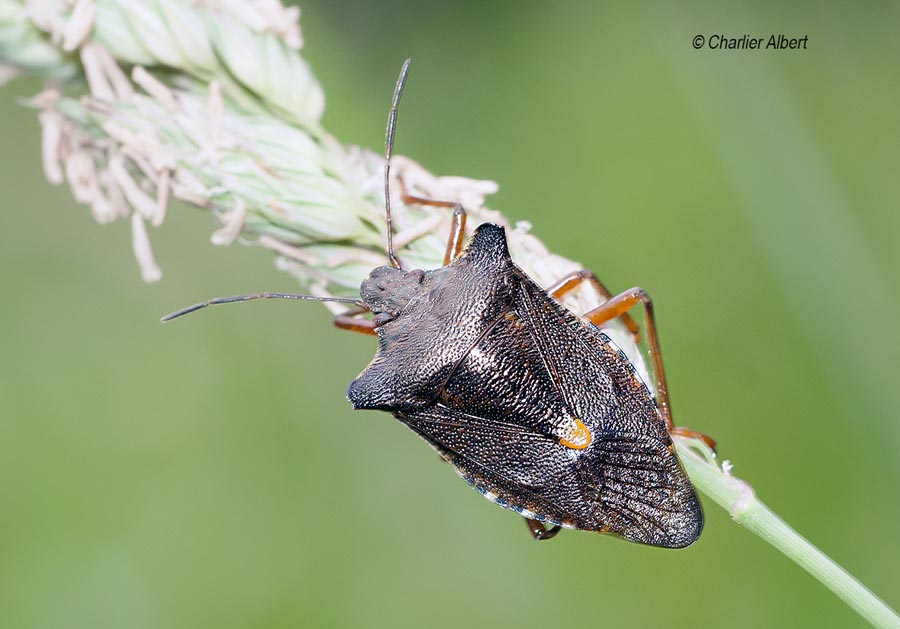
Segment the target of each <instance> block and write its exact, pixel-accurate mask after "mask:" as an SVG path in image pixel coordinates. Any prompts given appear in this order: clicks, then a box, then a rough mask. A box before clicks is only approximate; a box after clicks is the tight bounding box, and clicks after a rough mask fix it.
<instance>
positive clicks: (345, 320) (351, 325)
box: [334, 308, 378, 336]
mask: <svg viewBox="0 0 900 629" xmlns="http://www.w3.org/2000/svg"><path fill="white" fill-rule="evenodd" d="M367 312H369V309H368V308H354V309H353V310H348V311H347V312H344V313H341V314H339V315H335V317H334V325H335V327H338V328H340V329H342V330H350V331H351V332H359V333H360V334H369V335H371V336H378V332H376V331H375V322H374V321H372V320H371V319H363V318H362V317H360V316H359V315H361V314H365V313H367Z"/></svg>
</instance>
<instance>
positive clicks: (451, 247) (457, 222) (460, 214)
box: [403, 194, 466, 266]
mask: <svg viewBox="0 0 900 629" xmlns="http://www.w3.org/2000/svg"><path fill="white" fill-rule="evenodd" d="M403 202H404V203H417V204H419V205H432V206H434V207H452V208H453V226H452V227H451V228H450V238H449V239H448V240H447V251H446V252H445V253H444V266H447V265H448V264H450V263H451V262H453V261H454V260H455V259H456V256H458V255H459V252H460V251H462V246H463V238H464V237H465V235H466V211H465V209H463V206H462V205H461V204H459V203H456V202H454V201H435V200H434V199H425V198H422V197H414V196H412V195H410V194H404V195H403Z"/></svg>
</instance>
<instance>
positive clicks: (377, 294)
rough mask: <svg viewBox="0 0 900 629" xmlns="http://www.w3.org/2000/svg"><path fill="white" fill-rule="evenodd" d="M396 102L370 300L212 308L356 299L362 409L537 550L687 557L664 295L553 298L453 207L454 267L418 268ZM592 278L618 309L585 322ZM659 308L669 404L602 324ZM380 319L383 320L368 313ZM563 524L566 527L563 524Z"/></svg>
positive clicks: (607, 308) (656, 361)
mask: <svg viewBox="0 0 900 629" xmlns="http://www.w3.org/2000/svg"><path fill="white" fill-rule="evenodd" d="M408 72H409V61H408V60H407V62H406V63H405V64H404V65H403V69H402V71H401V73H400V77H399V79H398V81H397V87H396V88H395V90H394V98H393V103H392V106H391V112H390V117H389V119H388V127H387V143H386V144H387V149H386V155H385V216H386V220H387V236H388V241H387V242H388V245H387V255H388V259H389V260H390V263H391V266H384V267H379V268H376V269H375V270H373V271H372V272H371V274H370V275H369V277H368V278H367V279H366V280H365V281H363V283H362V286H361V287H360V298H359V299H341V298H318V297H313V296H309V295H294V294H284V293H263V294H258V295H243V296H238V297H220V298H217V299H213V300H210V301H207V302H203V303H200V304H197V305H195V306H191V307H189V308H185V309H183V310H180V311H178V312H175V313H172V314H170V315H168V316H167V317H164V319H163V320H169V319H173V318H175V317H178V316H181V315H183V314H187V313H189V312H193V311H195V310H198V309H200V308H203V307H205V306H207V305H211V304H219V303H228V302H233V301H245V300H248V299H256V298H268V297H284V298H293V299H311V300H322V301H343V302H349V303H353V304H355V305H356V306H357V308H356V309H354V310H352V311H351V312H349V313H347V314H343V315H338V316H337V317H336V319H335V324H336V325H337V326H338V327H341V328H344V329H349V330H354V331H357V332H363V333H366V334H372V335H377V336H378V339H379V347H378V351H377V352H376V354H375V357H374V358H373V359H372V362H371V363H370V364H369V365H368V366H367V367H366V368H365V369H364V370H363V371H362V373H361V374H360V375H359V376H358V377H357V378H356V379H355V380H354V381H353V382H352V383H351V384H350V389H349V391H348V397H349V399H350V402H351V403H352V404H353V406H354V408H357V409H375V410H381V411H388V412H390V413H392V414H393V415H394V416H395V417H396V418H397V419H399V420H400V421H401V422H403V423H404V424H406V425H407V426H409V428H411V429H412V430H413V431H415V432H416V433H417V434H418V435H419V436H421V437H422V438H423V439H424V440H425V441H427V442H428V443H429V444H430V445H431V446H432V447H433V448H434V449H435V450H436V451H437V452H438V453H439V454H440V456H441V457H442V458H443V459H444V460H446V461H447V462H449V463H450V464H451V465H453V466H454V468H455V469H456V471H457V472H458V473H459V475H460V476H462V477H463V478H464V479H465V480H466V481H467V482H469V483H470V484H471V485H473V486H474V487H475V488H476V489H477V490H478V491H479V492H480V493H481V494H482V495H484V496H485V497H486V498H488V499H489V500H491V501H492V502H494V503H496V504H498V505H500V506H502V507H505V508H507V509H511V510H513V511H515V512H517V513H519V514H520V515H522V516H523V517H524V518H525V521H526V523H527V524H528V528H529V530H530V531H531V534H532V535H533V536H534V537H535V539H549V538H550V537H553V536H554V535H555V534H556V533H557V532H558V531H559V530H560V528H573V529H583V530H588V531H597V532H600V533H611V534H614V535H618V536H620V537H623V538H625V539H627V540H631V541H634V542H641V543H644V544H650V545H653V546H663V547H669V548H681V547H684V546H687V545H689V544H691V543H693V542H694V541H695V540H696V539H697V537H698V536H699V535H700V531H701V529H702V527H703V515H702V512H701V510H700V503H699V501H698V500H697V495H696V493H695V491H694V488H693V486H692V485H691V483H690V480H689V479H688V477H687V475H686V474H685V472H684V469H683V468H682V466H681V463H680V461H679V459H678V456H677V455H676V453H675V448H674V445H673V443H672V439H671V434H673V433H675V432H679V433H682V434H687V435H691V436H699V437H702V438H705V437H703V436H702V435H699V433H693V432H692V431H688V430H685V429H676V428H674V425H673V423H672V419H671V416H670V410H669V398H668V392H667V390H666V383H665V372H664V371H663V364H662V358H661V354H660V348H659V340H658V337H657V333H656V324H655V320H654V316H653V308H652V304H651V301H650V298H649V297H648V296H647V294H646V293H645V292H644V291H643V290H641V289H640V288H633V289H631V290H628V291H625V292H624V293H621V294H619V295H615V296H613V295H612V294H611V293H610V292H609V291H608V290H607V289H606V287H605V286H604V285H603V284H602V283H601V282H600V281H599V280H598V279H597V277H596V276H595V275H594V274H593V273H591V272H589V271H580V272H578V273H574V274H571V275H569V276H568V277H564V278H562V279H561V280H560V281H559V282H558V283H556V284H555V285H553V286H552V287H550V288H548V289H546V290H545V289H543V288H541V287H540V286H538V285H537V284H536V283H535V282H534V281H533V280H532V279H531V278H529V277H528V276H527V275H526V274H525V273H524V272H523V271H522V270H521V269H520V268H519V267H517V266H516V265H515V263H514V262H513V261H512V259H511V258H510V254H509V251H508V249H507V244H506V235H505V233H504V230H503V228H502V227H498V226H496V225H493V224H490V223H485V224H483V225H481V226H480V227H478V228H477V229H476V230H475V232H474V234H473V235H472V237H471V239H470V240H469V241H468V243H466V244H465V246H463V238H464V234H465V222H466V212H465V210H464V209H463V207H462V206H461V205H459V204H457V203H449V202H442V201H434V200H430V199H422V198H418V197H412V196H406V197H404V199H405V201H407V202H410V203H420V204H423V205H436V206H441V207H447V208H452V210H453V218H454V220H453V228H452V230H451V234H450V238H449V241H448V243H447V249H446V255H445V260H444V266H442V267H440V268H437V269H433V270H430V271H422V270H418V269H414V270H409V269H404V268H403V266H402V265H401V263H400V260H399V259H398V258H397V256H396V255H395V253H394V248H393V226H392V222H391V208H390V189H389V185H390V183H389V182H390V160H391V154H392V150H393V143H394V132H395V129H396V123H397V107H398V104H399V101H400V96H401V94H402V92H403V87H404V85H405V83H406V78H407V75H408ZM582 282H590V283H592V284H593V286H594V287H595V288H596V290H597V291H598V292H599V293H600V294H601V295H602V296H604V297H605V298H606V302H605V303H603V304H602V305H601V306H599V307H598V308H595V309H594V310H591V311H590V312H588V313H586V314H584V315H581V316H578V315H576V314H574V313H572V312H570V311H569V310H567V309H566V308H564V307H563V306H562V305H561V304H560V303H559V302H558V301H557V300H558V299H560V298H561V297H562V296H563V295H565V294H566V293H568V292H569V291H571V290H573V289H575V288H576V287H577V286H579V285H580V284H581V283H582ZM638 304H643V305H644V307H645V312H646V331H647V341H648V345H649V352H650V356H651V359H652V362H653V367H654V371H655V378H656V391H657V394H658V397H657V398H654V396H653V394H652V393H651V391H650V389H649V388H648V387H647V385H646V384H645V383H644V382H643V381H642V380H641V377H640V376H639V375H638V373H637V371H636V369H635V367H634V366H633V364H632V363H631V362H630V361H629V359H628V358H627V357H626V355H625V354H624V353H623V352H622V351H621V350H620V349H618V348H617V347H616V345H615V344H614V343H613V342H612V341H611V340H610V338H609V337H608V336H607V335H606V334H604V333H603V332H602V331H601V330H600V327H599V326H601V325H602V324H604V323H606V322H609V321H610V320H612V319H615V318H621V320H622V322H623V323H624V324H625V325H626V326H627V327H628V329H629V330H630V331H631V333H632V334H634V335H635V336H637V335H638V333H639V329H638V326H637V325H636V323H635V321H634V320H633V319H632V318H631V317H630V316H629V315H628V314H627V311H628V310H629V309H631V308H632V307H633V306H636V305H638ZM368 315H371V317H368ZM547 526H549V527H550V528H547Z"/></svg>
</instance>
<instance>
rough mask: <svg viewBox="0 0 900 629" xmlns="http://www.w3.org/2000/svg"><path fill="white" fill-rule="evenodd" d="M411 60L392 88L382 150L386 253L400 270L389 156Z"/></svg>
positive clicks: (405, 64) (391, 152)
mask: <svg viewBox="0 0 900 629" xmlns="http://www.w3.org/2000/svg"><path fill="white" fill-rule="evenodd" d="M411 64H412V59H407V60H406V61H404V62H403V67H402V68H401V69H400V76H399V77H397V85H396V87H394V98H393V99H392V100H391V111H390V113H389V114H388V123H387V132H386V137H385V149H384V217H385V222H386V223H387V253H388V258H389V259H390V261H391V266H392V267H394V268H395V269H399V268H401V266H400V260H399V259H397V256H396V255H395V254H394V223H393V219H392V218H391V155H392V154H393V153H394V133H395V132H396V130H397V107H398V106H399V105H400V97H401V96H403V88H404V87H405V86H406V78H407V77H408V76H409V66H410V65H411Z"/></svg>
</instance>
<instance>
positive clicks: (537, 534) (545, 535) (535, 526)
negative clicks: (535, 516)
mask: <svg viewBox="0 0 900 629" xmlns="http://www.w3.org/2000/svg"><path fill="white" fill-rule="evenodd" d="M525 526H527V527H528V532H529V533H531V536H532V537H533V538H534V539H536V540H538V541H541V540H544V539H551V538H553V537H555V536H556V534H557V533H559V529H560V528H562V527H560V526H559V525H556V526H554V527H552V528H549V529H548V528H546V527H545V526H544V523H543V522H541V521H539V520H532V519H531V518H525Z"/></svg>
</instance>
